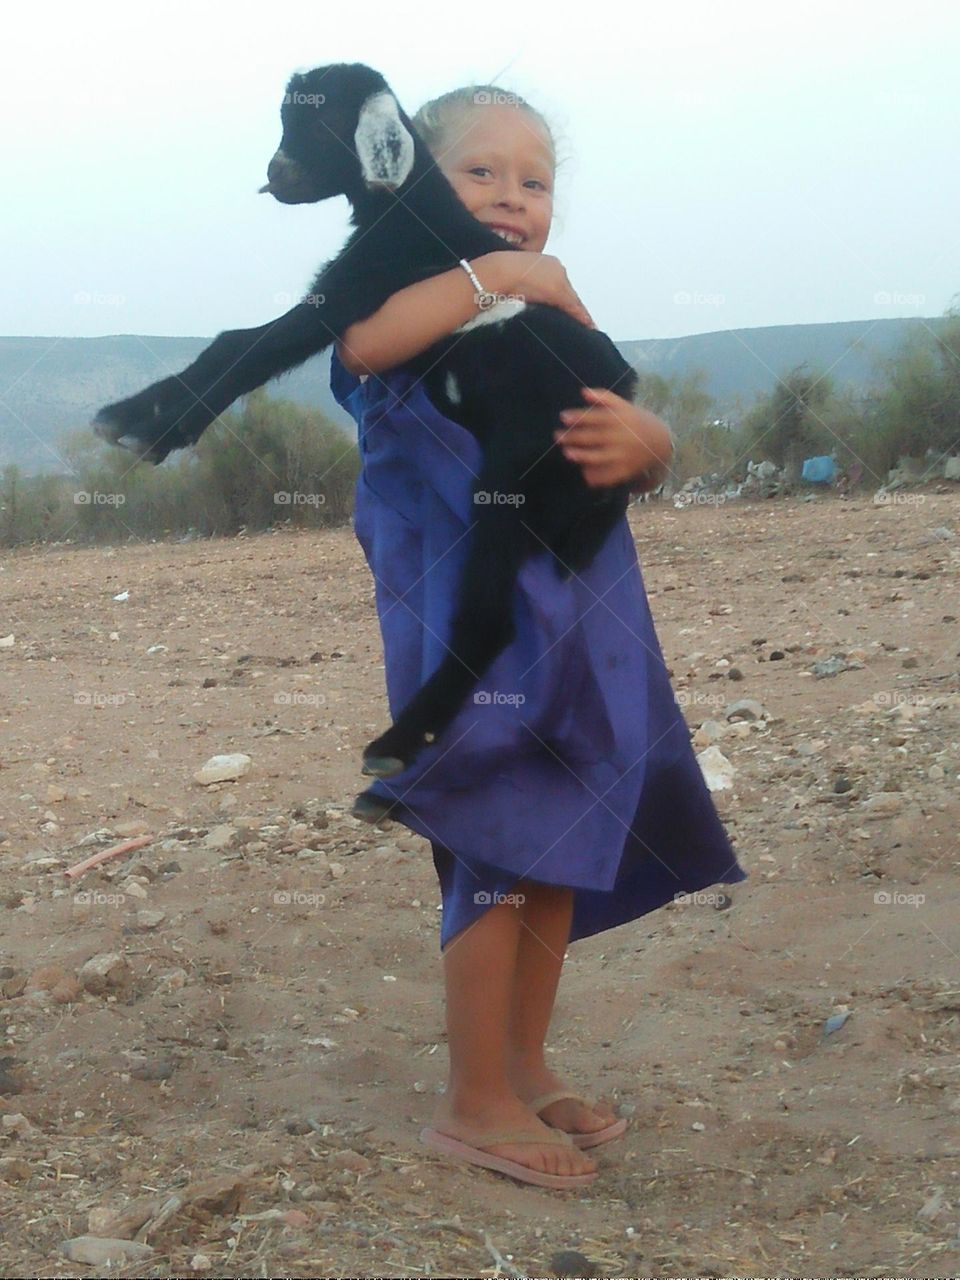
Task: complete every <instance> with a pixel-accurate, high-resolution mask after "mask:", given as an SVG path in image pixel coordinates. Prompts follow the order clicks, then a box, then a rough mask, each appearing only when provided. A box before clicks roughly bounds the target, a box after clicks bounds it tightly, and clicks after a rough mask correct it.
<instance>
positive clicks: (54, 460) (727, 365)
mask: <svg viewBox="0 0 960 1280" xmlns="http://www.w3.org/2000/svg"><path fill="white" fill-rule="evenodd" d="M943 323H944V321H943V320H942V319H940V318H937V319H932V320H919V319H891V320H849V321H842V322H839V323H836V324H796V325H773V326H770V327H769V328H763V329H728V330H720V331H718V332H716V333H702V334H694V335H692V336H690V337H687V338H651V339H646V340H639V341H624V342H618V343H617V346H618V347H619V348H620V350H621V351H622V352H623V355H624V357H625V358H626V359H627V360H629V361H630V363H631V364H634V365H636V366H637V367H638V368H639V369H642V370H650V371H654V372H657V373H661V374H663V375H664V376H669V375H670V374H672V373H677V374H685V373H688V372H690V371H692V370H694V369H697V368H702V369H703V370H704V371H705V372H706V375H707V379H706V387H707V390H708V391H709V392H710V393H711V394H712V395H713V397H714V398H715V400H716V402H717V412H718V415H721V414H727V413H730V412H731V411H735V410H736V407H737V405H738V403H739V404H742V405H746V404H749V403H750V402H751V401H752V400H753V398H754V396H755V395H756V394H757V393H758V392H764V391H768V390H769V389H770V388H771V387H772V386H773V384H774V379H775V376H777V375H780V374H783V373H784V372H785V371H786V370H788V369H790V368H792V367H793V366H794V365H796V364H799V363H801V362H802V361H804V360H805V361H807V362H808V363H809V364H810V366H811V368H816V369H818V370H821V371H822V370H825V369H830V376H831V377H832V378H833V379H834V380H835V382H836V383H837V384H843V383H849V384H852V385H854V386H856V387H866V386H868V385H869V384H870V383H871V382H873V381H875V379H876V368H875V366H876V362H877V361H879V360H881V359H883V358H884V357H886V356H889V355H891V354H892V353H893V352H894V351H895V350H896V349H897V348H898V347H899V346H900V345H901V344H902V343H903V342H904V341H905V340H906V339H907V337H908V335H909V334H910V333H911V332H913V331H915V330H918V329H919V328H920V327H921V326H922V325H924V324H926V325H928V326H929V327H930V328H931V329H934V330H935V331H936V330H939V328H940V327H941V326H942V325H943ZM209 341H210V339H209V338H158V337H138V336H137V335H130V334H123V335H119V336H116V337H106V338H3V337H0V467H3V466H6V465H7V464H9V463H11V462H16V463H17V464H19V466H20V467H21V468H22V469H23V470H24V471H25V472H28V473H36V472H41V471H61V470H65V468H64V466H63V464H62V462H61V460H60V457H59V455H58V452H57V437H58V436H59V435H60V434H61V433H62V432H65V431H68V430H72V429H74V428H76V427H83V426H86V425H87V424H88V423H89V421H90V419H91V417H92V416H93V415H94V413H95V412H96V411H97V409H99V408H100V406H101V405H104V404H108V403H109V402H110V401H112V400H119V399H121V398H122V397H123V396H126V395H130V394H132V393H133V392H135V391H139V390H140V389H141V388H143V387H146V386H148V385H149V384H150V383H151V382H155V381H157V379H159V378H162V377H165V376H166V375H167V374H169V373H172V372H176V371H178V370H180V369H183V368H184V367H185V366H186V365H188V364H190V363H191V362H192V361H193V360H194V359H195V358H196V356H197V355H198V354H199V352H200V351H201V350H202V349H203V348H204V347H205V346H206V345H207V343H208V342H209ZM329 381H330V355H329V352H326V353H325V354H324V355H322V356H318V357H316V358H315V359H313V360H310V361H309V362H308V363H307V364H306V365H304V366H303V367H302V368H300V369H296V370H294V371H293V372H292V373H289V374H286V375H285V376H284V377H283V378H281V379H279V380H278V381H276V382H272V383H270V384H269V390H270V394H271V395H272V396H275V397H277V398H281V397H282V398H286V399H290V400H295V401H296V402H297V403H299V404H304V405H308V406H313V407H315V408H317V409H319V410H320V412H321V413H323V414H324V415H325V416H326V417H328V418H329V419H331V420H332V421H333V422H335V423H337V424H338V425H339V426H341V427H343V429H344V430H345V431H347V432H350V433H353V432H354V431H355V429H356V428H355V427H354V424H353V420H352V419H351V418H350V417H349V416H348V415H347V414H345V413H344V412H343V411H342V410H341V409H340V407H339V405H337V403H336V401H335V400H334V399H333V397H332V395H331V394H330V389H329Z"/></svg>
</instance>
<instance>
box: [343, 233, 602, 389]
mask: <svg viewBox="0 0 960 1280" xmlns="http://www.w3.org/2000/svg"><path fill="white" fill-rule="evenodd" d="M470 266H471V267H472V268H473V270H474V272H475V274H476V276H477V278H478V279H479V280H480V283H481V284H482V285H483V287H484V289H487V290H488V291H489V292H491V293H503V294H509V295H511V296H519V297H522V298H523V299H524V300H525V301H526V302H547V303H551V304H552V305H554V306H558V307H562V308H563V309H564V310H565V311H568V312H569V313H570V314H571V315H572V316H573V317H574V319H576V320H579V321H581V323H583V324H588V325H590V326H591V327H594V325H593V321H592V319H591V318H590V315H589V314H588V312H587V309H586V308H585V307H584V305H583V303H582V302H581V301H580V299H579V297H578V296H577V294H576V293H575V292H574V289H573V287H572V285H571V284H570V281H569V280H568V279H567V273H566V271H565V270H564V268H563V265H562V264H561V263H560V261H559V260H558V259H557V258H554V257H552V256H550V255H549V254H542V253H527V252H525V251H523V250H516V251H511V250H509V249H504V250H503V251H494V252H493V253H485V254H483V255H481V257H479V258H474V259H473V261H472V262H471V263H470ZM475 295H476V290H475V288H474V286H473V284H472V283H471V280H470V277H469V276H468V275H467V273H466V272H465V271H464V269H463V267H459V266H458V267H454V268H453V269H452V270H450V271H445V272H443V274H442V275H439V276H431V278H430V279H429V280H420V281H418V283H417V284H411V285H408V286H407V288H406V289H400V290H399V291H398V292H397V293H395V294H393V295H392V297H390V298H388V299H387V301H386V302H385V303H384V304H383V306H382V307H381V308H380V309H379V311H375V312H374V313H373V315H371V316H367V318H366V319H365V320H360V321H358V322H357V323H356V324H353V325H351V326H350V328H349V329H347V331H346V333H345V334H344V335H343V338H342V340H340V341H338V342H337V344H336V347H337V355H338V356H339V357H340V360H341V362H342V364H343V366H344V368H345V369H347V370H349V372H350V373H353V374H362V373H380V372H381V371H382V370H384V369H392V368H394V367H395V366H396V365H399V364H403V363H404V361H405V360H409V359H410V358H411V357H413V356H415V355H419V354H420V352H421V351H426V350H427V348H428V347H431V346H433V344H434V343H435V342H437V341H438V340H439V339H440V338H442V337H444V336H445V335H446V334H448V333H453V331H454V330H455V329H458V328H459V327H460V325H462V324H465V323H466V321H467V320H470V319H471V318H472V317H473V316H475V315H478V314H479V311H478V308H477V303H476V300H475Z"/></svg>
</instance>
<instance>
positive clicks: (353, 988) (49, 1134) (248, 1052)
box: [0, 486, 960, 1277]
mask: <svg viewBox="0 0 960 1280" xmlns="http://www.w3.org/2000/svg"><path fill="white" fill-rule="evenodd" d="M941 489H942V490H945V486H941ZM630 519H631V523H632V525H633V528H634V531H635V534H636V539H637V545H638V550H639V554H640V558H641V563H642V565H643V569H644V574H645V578H646V582H647V586H648V590H649V594H650V598H651V604H652V608H653V612H654V616H655V618H656V620H657V626H658V630H659V634H660V637H661V641H662V644H663V648H664V652H665V654H666V656H667V659H668V662H669V663H670V665H671V667H672V671H673V677H674V685H675V688H676V691H677V696H678V698H679V700H680V702H681V704H682V705H683V707H684V712H685V715H686V717H687V720H688V722H689V724H690V727H691V730H693V731H695V735H696V746H697V749H698V751H703V752H704V753H705V756H704V761H705V766H706V765H707V764H709V766H710V767H711V769H712V770H714V771H717V772H718V776H721V777H722V776H723V775H725V776H726V777H727V779H728V780H729V782H730V785H729V786H728V787H727V788H726V789H724V790H719V791H717V792H716V802H717V806H718V808H719V810H720V812H721V814H722V816H723V818H724V821H725V822H726V824H727V826H728V829H729V831H730V833H731V836H732V838H733V839H734V841H735V843H736V846H737V850H738V854H739V857H740V860H741V862H742V863H743V865H744V867H745V868H746V869H747V870H748V871H749V872H750V879H749V881H747V882H746V883H744V884H742V885H737V886H733V887H731V888H730V889H729V890H728V897H727V898H724V897H723V896H722V895H721V894H720V893H719V889H718V891H717V892H716V893H710V894H703V895H699V896H696V897H695V899H694V900H691V901H682V902H678V903H676V904H671V905H670V906H669V907H668V908H665V909H664V910H662V911H660V912H657V913H655V914H654V915H651V916H648V917H645V918H644V919H643V920H642V921H640V922H634V923H633V924H631V925H626V926H623V927H621V928H619V929H616V930H613V931H610V932H608V933H606V934H602V935H599V936H597V937H594V938H590V939H587V940H584V941H582V942H579V943H577V944H575V945H574V946H573V947H571V949H570V954H569V957H568V961H567V964H566V966H565V970H564V978H563V982H562V985H561V991H560V996H559V1000H558V1004H557V1009H556V1014H555V1020H554V1025H553V1028H552V1032H551V1050H552V1057H553V1061H554V1063H555V1064H556V1069H557V1070H558V1071H561V1072H562V1074H564V1076H565V1078H567V1079H569V1080H570V1081H571V1082H572V1083H573V1084H574V1085H575V1086H576V1087H578V1088H580V1089H582V1090H585V1091H587V1092H588V1093H592V1094H594V1095H597V1094H601V1095H603V1096H605V1097H607V1098H608V1099H610V1100H611V1101H612V1102H613V1103H614V1104H615V1105H617V1106H618V1107H619V1109H620V1111H621V1113H622V1114H625V1115H629V1117H630V1129H629V1131H628V1134H627V1136H626V1138H625V1139H623V1140H622V1141H620V1142H618V1143H615V1144H611V1145H610V1146H609V1147H607V1148H603V1149H601V1151H600V1152H599V1153H598V1160H599V1164H600V1167H601V1176H600V1177H599V1178H598V1179H597V1181H596V1183H595V1184H593V1186H591V1187H589V1188H587V1189H585V1190H578V1191H570V1192H564V1193H556V1192H550V1191H541V1190H538V1189H536V1188H533V1187H529V1186H521V1185H519V1184H517V1183H515V1182H512V1181H511V1180H509V1179H506V1178H503V1177H500V1176H498V1175H496V1174H494V1173H490V1172H486V1171H482V1170H477V1169H467V1168H464V1167H453V1166H450V1165H447V1164H445V1163H443V1162H442V1161H441V1160H440V1159H438V1158H437V1157H436V1156H434V1155H432V1154H430V1153H428V1152H426V1151H425V1150H424V1149H423V1148H422V1147H421V1146H420V1145H419V1144H418V1141H417V1134H418V1130H419V1127H420V1126H421V1125H422V1124H423V1123H425V1122H426V1121H427V1119H428V1118H429V1115H430V1113H431V1111H432V1108H433V1105H434V1103H433V1097H434V1095H435V1093H436V1091H437V1090H438V1089H439V1088H440V1087H441V1086H442V1084H443V1081H444V1077H445V1065H446V1063H445V1059H446V1051H445V1045H444V1031H443V1006H442V995H441V990H442V988H441V968H440V958H439V946H438V932H439V911H438V904H439V892H438V887H437V884H436V878H435V874H434V870H433V865H432V861H431V858H430V854H429V847H428V845H427V844H426V843H425V842H424V841H422V840H421V839H420V838H419V837H416V836H414V835H412V834H411V833H410V832H409V831H408V830H407V829H406V828H403V827H398V826H385V827H383V828H381V829H378V828H371V827H368V826H366V825H363V824H360V823H358V822H357V821H356V820H354V819H353V818H351V816H350V814H349V808H350V802H351V800H352V798H353V796H354V795H355V793H356V792H357V791H358V790H360V789H361V788H362V785H363V780H362V778H361V776H360V774H359V767H358V762H359V757H360V752H361V748H362V747H363V745H364V744H365V742H366V741H367V740H368V739H369V738H370V737H372V736H373V735H374V734H375V733H376V732H378V731H381V730H382V729H383V728H384V727H385V724H386V719H385V715H386V700H385V696H384V689H383V668H382V651H381V649H380V640H379V632H378V629H377V619H376V613H375V609H374V602H373V586H372V581H371V579H370V576H369V571H368V569H367V566H366V564H365V562H364V560H363V557H362V553H361V551H360V548H359V546H358V544H357V543H356V541H355V539H354V536H353V533H352V531H351V530H350V529H342V530H337V531H332V532H318V533H309V534H297V533H278V534H274V535H263V536H259V537H255V538H253V537H251V538H246V537H239V538H236V539H233V540H231V541H216V542H189V543H182V544H181V543H173V544H164V545H132V546H129V547H122V548H110V549H77V548H71V547H51V548H47V549H45V550H24V551H20V552H17V553H7V554H5V555H4V556H3V557H2V559H0V724H2V726H3V735H2V740H0V828H2V831H0V922H2V935H0V938H2V940H0V1274H2V1275H4V1276H15V1275H16V1276H19V1275H24V1274H31V1275H33V1274H36V1275H41V1276H53V1275H61V1276H85V1275H100V1274H104V1270H105V1264H104V1262H103V1260H102V1255H103V1252H104V1248H105V1250H106V1254H107V1255H109V1256H111V1257H113V1256H116V1253H117V1249H118V1248H120V1247H121V1246H116V1245H114V1246H109V1245H108V1246H106V1247H104V1246H103V1245H97V1244H96V1242H94V1243H93V1244H91V1243H90V1242H87V1243H86V1244H84V1243H81V1244H76V1243H74V1244H72V1245H69V1246H68V1245H66V1242H67V1241H76V1239H77V1238H78V1237H83V1236H87V1235H94V1236H97V1237H100V1238H103V1237H119V1238H121V1239H123V1240H126V1241H127V1242H128V1245H127V1246H126V1248H127V1250H128V1257H127V1260H126V1261H125V1262H123V1263H122V1264H121V1265H119V1266H116V1267H114V1268H113V1269H112V1270H111V1271H110V1272H109V1273H110V1274H120V1275H142V1276H166V1275H171V1274H175V1275H200V1276H203V1275H211V1276H213V1275H263V1276H269V1275H277V1274H284V1275H295V1276H314V1275H327V1274H350V1275H393V1276H404V1275H451V1276H482V1275H487V1276H493V1275H497V1274H499V1275H518V1276H519V1275H528V1276H536V1275H547V1274H589V1275H609V1276H614V1275H623V1274H629V1275H651V1274H654V1275H676V1274H686V1275H691V1274H695V1275H715V1276H723V1275H733V1274H736V1275H752V1276H757V1275H778V1276H822V1277H825V1276H840V1275H849V1274H858V1275H861V1276H881V1275H883V1276H886V1275H910V1276H924V1277H926V1276H946V1275H956V1274H957V1272H958V1270H960V1179H958V1169H960V1161H958V1155H960V1092H958V1084H960V1057H958V1053H957V1050H958V1047H960V928H958V920H960V913H958V910H957V907H958V873H960V852H958V841H957V830H958V825H960V802H958V792H957V781H958V774H960V679H958V674H957V672H958V653H960V622H958V619H957V615H960V591H958V585H957V584H958V569H960V494H957V492H956V489H955V488H954V489H953V490H952V491H950V492H947V491H941V492H937V491H935V490H933V489H931V490H930V491H927V492H922V493H921V492H918V493H913V494H903V495H899V497H898V498H897V500H896V501H894V500H892V499H891V500H890V501H888V502H887V503H886V504H883V505H875V504H874V503H873V502H872V501H871V500H870V499H869V498H860V499H856V500H840V499H837V498H819V499H817V500H816V501H812V502H804V501H802V500H800V499H787V500H780V501H773V502H765V503H764V502H755V503H730V504H727V505H723V504H721V503H710V502H703V503H692V504H690V505H688V506H686V507H685V508H683V509H680V510H678V509H676V508H674V507H673V506H672V505H666V504H664V505H662V506H655V505H653V504H650V505H647V506H643V507H637V508H635V509H634V510H633V511H632V512H631V517H630ZM118 597H122V598H118ZM742 700H747V705H746V706H745V707H743V708H742V709H740V710H732V709H731V703H735V702H738V701H742ZM751 704H758V705H751ZM231 752H241V753H245V754H246V755H248V756H249V757H250V760H251V764H250V767H249V769H248V770H247V772H245V773H244V774H242V776H240V777H238V778H236V779H235V780H232V781H222V782H214V783H202V782H198V781H196V780H195V774H196V771H197V770H198V769H199V768H200V767H201V766H202V765H203V764H204V763H205V761H207V760H208V759H209V758H210V757H211V756H213V755H217V754H222V753H231ZM138 836H140V837H148V839H146V840H143V839H141V840H139V841H136V837H138ZM124 839H130V840H131V841H132V842H135V843H136V844H137V847H135V848H132V849H131V850H130V851H129V852H128V853H126V854H125V855H122V856H119V857H116V858H113V859H111V860H109V861H107V862H104V863H103V864H102V865H101V866H100V867H97V868H94V869H92V870H89V871H87V872H85V873H83V874H80V875H78V876H75V877H73V878H68V877H67V876H66V875H65V874H64V872H65V869H66V868H68V867H70V866H71V865H72V864H74V863H76V862H78V861H80V860H81V859H83V858H85V857H87V856H89V855H91V854H93V853H95V852H97V851H98V850H101V849H105V848H109V847H111V846H112V845H114V844H116V843H117V842H119V841H122V840H124ZM731 899H732V902H731V901H730V900H731ZM134 1237H136V1238H137V1240H139V1241H140V1243H141V1248H140V1249H139V1250H137V1248H136V1243H135V1241H134ZM132 1241H133V1243H130V1242H132ZM144 1241H145V1242H146V1246H147V1247H146V1248H144V1247H142V1246H143V1242H144ZM64 1248H66V1250H67V1251H66V1253H65V1252H63V1250H64ZM97 1250H100V1252H99V1253H98V1252H97ZM71 1255H72V1257H73V1260H71ZM85 1259H86V1261H84V1260H85ZM98 1259H100V1260H99V1261H98Z"/></svg>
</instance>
